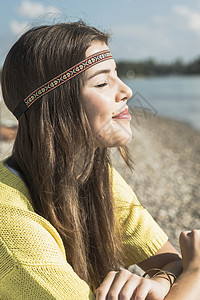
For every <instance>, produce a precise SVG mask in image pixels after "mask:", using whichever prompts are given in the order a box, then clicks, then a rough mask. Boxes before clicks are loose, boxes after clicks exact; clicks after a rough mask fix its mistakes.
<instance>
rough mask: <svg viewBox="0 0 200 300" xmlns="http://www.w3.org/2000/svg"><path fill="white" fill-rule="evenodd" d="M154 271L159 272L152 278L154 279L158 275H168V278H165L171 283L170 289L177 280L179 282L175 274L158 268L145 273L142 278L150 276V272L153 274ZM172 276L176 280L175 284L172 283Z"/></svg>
mask: <svg viewBox="0 0 200 300" xmlns="http://www.w3.org/2000/svg"><path fill="white" fill-rule="evenodd" d="M152 271H157V272H156V273H155V274H154V275H153V276H152V278H153V277H156V276H157V275H161V274H164V275H166V276H167V278H166V277H164V278H166V279H167V280H168V281H169V283H170V288H171V287H172V286H173V284H174V282H175V280H177V277H176V275H175V274H174V273H172V272H169V271H165V270H162V269H158V268H153V269H149V270H148V271H147V272H145V273H144V274H143V276H142V277H146V275H148V273H149V272H152ZM170 276H172V277H173V278H174V281H173V282H172V279H171V277H170Z"/></svg>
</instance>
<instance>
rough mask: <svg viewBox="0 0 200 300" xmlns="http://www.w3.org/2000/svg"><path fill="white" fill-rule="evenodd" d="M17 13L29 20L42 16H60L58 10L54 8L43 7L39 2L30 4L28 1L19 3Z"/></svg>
mask: <svg viewBox="0 0 200 300" xmlns="http://www.w3.org/2000/svg"><path fill="white" fill-rule="evenodd" d="M18 12H19V14H20V15H21V16H23V17H26V18H27V17H28V18H30V19H34V18H38V17H41V16H43V15H49V14H51V15H54V16H55V15H56V16H58V15H60V13H61V12H60V10H59V9H57V8H56V7H54V6H48V7H46V6H44V5H43V4H42V3H40V2H31V1H28V0H24V1H22V2H21V5H20V7H19V9H18Z"/></svg>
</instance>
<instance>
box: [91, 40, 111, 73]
mask: <svg viewBox="0 0 200 300" xmlns="http://www.w3.org/2000/svg"><path fill="white" fill-rule="evenodd" d="M103 50H109V48H108V45H106V44H105V43H104V42H101V41H94V42H93V43H92V44H91V45H90V47H88V49H87V51H86V57H88V56H91V55H93V54H95V53H97V52H100V51H103ZM115 67H116V65H115V61H114V59H108V60H105V61H102V62H100V63H98V64H96V65H94V66H92V67H91V68H90V69H88V70H87V71H86V72H85V77H86V78H88V77H90V76H92V75H93V74H94V73H96V72H98V71H99V70H111V69H112V68H115ZM86 78H85V79H86Z"/></svg>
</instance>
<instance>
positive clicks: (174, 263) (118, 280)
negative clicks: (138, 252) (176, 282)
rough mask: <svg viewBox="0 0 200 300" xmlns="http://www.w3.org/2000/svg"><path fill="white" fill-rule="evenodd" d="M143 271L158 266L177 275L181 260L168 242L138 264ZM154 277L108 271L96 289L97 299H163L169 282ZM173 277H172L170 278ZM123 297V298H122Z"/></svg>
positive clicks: (180, 269)
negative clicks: (148, 277)
mask: <svg viewBox="0 0 200 300" xmlns="http://www.w3.org/2000/svg"><path fill="white" fill-rule="evenodd" d="M138 265H139V266H140V267H141V268H142V269H143V270H144V271H145V272H146V271H148V270H149V269H152V268H159V269H163V270H165V271H170V272H173V273H174V274H175V275H176V276H177V277H178V276H179V275H180V273H181V272H182V260H181V257H180V254H179V253H178V252H177V251H176V249H175V248H174V247H173V246H172V245H171V244H170V243H169V242H166V243H165V244H164V246H163V247H162V248H161V249H160V250H159V251H158V252H157V253H156V254H155V255H153V256H151V257H150V258H148V259H146V260H145V261H143V262H141V263H139V264H138ZM164 277H165V275H162V278H161V277H160V276H159V277H157V278H156V277H154V278H151V279H147V278H143V277H140V276H137V275H135V274H132V273H131V272H129V271H128V270H125V269H124V270H121V271H120V272H110V273H109V274H108V275H107V277H106V278H105V280H104V281H103V283H102V284H101V286H100V287H99V288H98V289H97V294H96V295H97V299H98V300H104V299H114V298H113V297H116V299H118V297H121V298H120V299H131V297H132V296H133V295H134V297H135V298H134V299H149V300H150V299H151V300H154V299H164V297H165V296H166V295H167V294H168V292H169V289H170V283H169V281H168V280H166V279H167V278H168V277H167V276H166V278H164ZM172 279H173V278H172ZM123 297H124V298H123Z"/></svg>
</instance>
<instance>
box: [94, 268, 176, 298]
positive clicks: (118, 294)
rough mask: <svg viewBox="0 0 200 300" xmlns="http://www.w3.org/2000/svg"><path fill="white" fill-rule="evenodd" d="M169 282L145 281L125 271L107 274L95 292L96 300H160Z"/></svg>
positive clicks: (161, 280) (154, 279) (167, 288)
mask: <svg viewBox="0 0 200 300" xmlns="http://www.w3.org/2000/svg"><path fill="white" fill-rule="evenodd" d="M169 287H170V285H169V282H168V281H167V280H166V279H162V278H156V277H155V278H152V279H147V278H143V277H140V276H138V275H135V274H133V273H131V272H129V271H128V270H126V269H123V270H121V271H120V272H115V271H112V272H109V273H108V275H107V276H106V278H105V279H104V281H103V282H102V284H101V285H100V287H99V288H98V289H97V290H96V299H97V300H105V299H106V300H111V299H112V300H113V299H116V300H117V299H120V300H122V299H126V300H128V299H134V300H137V299H138V300H143V299H145V300H162V299H164V297H165V296H166V294H167V293H168V291H169Z"/></svg>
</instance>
